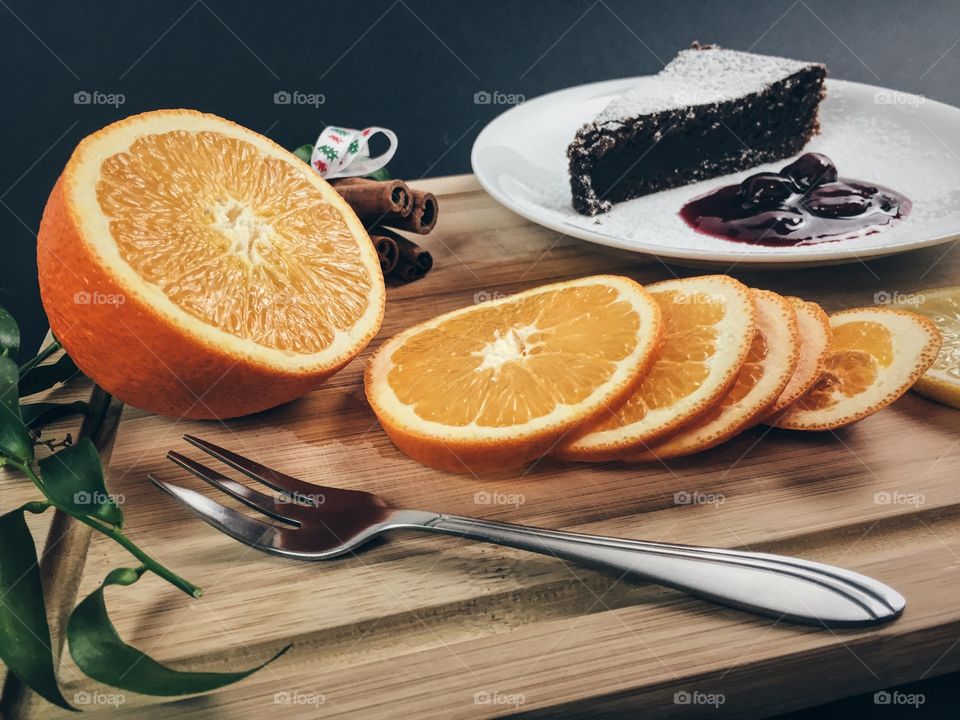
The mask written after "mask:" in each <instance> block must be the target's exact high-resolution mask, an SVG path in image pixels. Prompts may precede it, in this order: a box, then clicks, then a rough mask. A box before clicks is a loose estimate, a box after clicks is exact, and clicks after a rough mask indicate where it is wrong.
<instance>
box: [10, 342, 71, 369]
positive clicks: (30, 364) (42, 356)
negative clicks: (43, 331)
mask: <svg viewBox="0 0 960 720" xmlns="http://www.w3.org/2000/svg"><path fill="white" fill-rule="evenodd" d="M61 347H63V346H62V345H61V344H60V341H59V340H54V341H53V342H52V343H50V344H49V345H47V346H46V347H45V348H44V349H43V350H41V351H40V352H38V353H37V355H36V356H35V357H32V358H30V359H29V360H27V361H26V362H25V363H24V364H23V365H21V366H20V377H23V376H24V375H26V374H27V373H28V372H30V371H31V370H33V369H34V368H35V367H36V366H37V365H39V364H40V363H42V362H43V361H44V360H46V359H47V358H48V357H50V356H51V355H53V354H54V353H55V352H56V351H57V350H59V349H60V348H61Z"/></svg>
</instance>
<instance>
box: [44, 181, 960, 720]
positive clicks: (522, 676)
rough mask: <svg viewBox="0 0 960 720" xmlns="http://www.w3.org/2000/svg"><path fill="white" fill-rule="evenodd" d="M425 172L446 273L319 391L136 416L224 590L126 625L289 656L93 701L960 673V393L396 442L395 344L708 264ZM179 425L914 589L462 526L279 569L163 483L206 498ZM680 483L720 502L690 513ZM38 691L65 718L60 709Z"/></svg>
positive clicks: (610, 699)
mask: <svg viewBox="0 0 960 720" xmlns="http://www.w3.org/2000/svg"><path fill="white" fill-rule="evenodd" d="M420 185H422V186H423V187H425V188H429V189H430V190H431V191H433V192H434V193H436V194H437V195H438V196H440V203H441V206H442V211H441V219H440V224H439V225H438V227H437V230H436V232H435V233H434V234H433V235H431V236H429V237H428V238H426V239H425V243H426V244H427V245H428V246H429V248H430V250H431V251H432V252H433V254H434V258H435V260H436V266H435V269H434V270H433V272H431V273H430V275H428V276H427V277H426V278H425V279H424V280H421V281H419V282H416V283H413V284H411V285H408V286H405V287H393V288H390V289H389V290H388V301H387V312H386V319H385V321H384V325H383V329H382V331H381V333H380V335H379V336H378V338H377V339H376V340H375V341H374V342H373V343H372V344H371V346H370V347H369V348H368V349H367V350H366V351H365V352H364V353H363V354H362V356H361V357H359V358H358V359H357V360H355V361H354V362H352V363H351V364H350V365H349V366H348V367H347V368H346V369H345V370H343V371H342V372H341V373H340V374H338V375H337V376H336V377H334V378H333V379H332V380H331V381H330V382H329V383H327V384H326V385H325V386H324V387H323V388H321V389H319V390H317V391H316V392H314V393H312V394H311V395H310V396H308V397H306V398H303V399H302V400H300V401H297V402H294V403H292V404H290V405H287V406H285V407H282V408H278V409H275V410H272V411H269V412H265V413H263V414H260V415H258V416H256V417H251V418H245V419H241V420H236V421H231V422H228V423H226V424H221V423H217V422H188V421H181V422H176V421H172V420H169V419H165V418H160V417H155V416H151V415H148V414H145V413H142V412H139V411H136V410H133V409H127V410H126V411H125V415H124V419H123V422H122V424H121V426H120V432H119V437H118V439H117V443H116V447H115V450H114V454H113V461H112V466H111V468H110V472H109V485H110V488H111V490H112V491H113V492H114V493H117V494H119V495H122V496H123V499H124V505H123V510H124V513H125V515H126V520H127V526H128V528H129V533H130V535H131V536H132V537H133V538H134V539H135V540H136V541H137V542H138V543H140V544H141V546H143V547H145V548H146V549H148V550H149V551H150V552H151V553H153V554H154V555H155V556H156V557H158V558H160V559H161V560H162V561H163V562H165V563H166V564H168V565H169V566H170V567H172V568H173V569H175V570H176V571H177V572H179V573H180V574H182V575H184V576H185V577H187V578H189V579H191V580H192V581H194V582H196V583H198V584H200V585H201V586H203V588H204V590H205V595H204V596H203V598H201V599H199V600H190V599H189V598H187V597H186V596H184V595H183V594H181V593H179V592H178V591H176V590H175V589H173V588H172V587H170V586H168V585H166V584H164V583H163V582H161V581H159V580H158V579H156V578H153V577H150V576H147V577H146V578H145V579H144V580H143V581H141V582H140V583H138V584H137V585H134V586H133V587H129V588H122V589H110V590H109V591H108V595H107V598H108V605H109V607H110V612H111V615H112V617H113V619H114V622H115V623H116V625H117V628H118V629H119V632H120V634H121V635H122V636H123V637H124V638H125V639H126V640H127V641H129V642H131V643H133V644H135V645H137V646H138V647H140V648H142V649H144V650H146V651H148V652H149V653H150V654H152V655H153V656H154V657H156V658H158V659H161V660H162V661H164V662H167V663H170V664H173V665H175V666H177V667H181V668H191V669H199V668H203V669H226V668H232V669H236V668H241V667H248V666H252V665H254V664H256V663H258V662H260V661H262V660H264V659H266V658H267V657H269V656H271V655H272V654H273V653H275V652H276V651H277V650H279V649H280V648H282V647H283V646H285V645H287V644H292V646H293V647H292V649H291V650H290V651H289V652H288V653H287V654H286V655H285V656H284V657H283V658H281V659H280V660H279V661H277V662H276V663H274V664H273V665H271V666H269V667H268V668H266V669H264V670H263V671H261V672H259V673H258V674H256V675H255V676H253V677H251V678H249V679H247V680H246V681H244V682H242V683H240V684H238V685H236V686H233V687H229V688H227V689H225V690H223V691H221V692H218V693H215V694H212V695H209V696H206V697H198V698H190V699H182V700H167V701H164V700H162V699H158V698H147V697H140V696H134V695H132V694H130V693H126V694H123V695H122V696H121V697H122V703H121V702H119V700H117V701H116V702H117V704H118V707H116V708H112V707H110V705H109V702H110V700H109V698H110V697H112V696H109V695H104V696H100V697H101V703H100V704H99V705H97V704H93V705H88V706H87V709H88V710H90V711H92V712H94V713H100V714H103V715H110V716H114V715H115V716H123V717H128V716H129V717H137V718H262V717H264V716H269V715H275V716H279V717H284V718H286V717H320V716H322V717H350V718H372V717H377V718H381V717H398V718H431V717H442V718H477V717H488V716H495V715H507V714H511V713H521V714H524V715H527V716H530V717H556V716H558V715H559V714H561V713H563V714H569V715H572V716H583V717H588V716H597V715H600V714H603V715H605V716H614V715H618V714H619V715H623V716H625V717H626V716H629V717H635V716H637V713H638V712H642V713H643V716H648V715H657V714H669V715H677V716H682V715H703V714H715V710H714V706H715V705H717V704H719V703H720V701H721V700H722V705H721V706H720V709H721V711H722V712H723V713H725V714H733V715H738V716H745V717H748V716H749V717H757V716H763V715H769V714H773V713H776V712H781V711H785V710H788V709H794V708H800V707H804V706H810V705H814V704H818V703H823V702H826V701H828V700H832V699H835V698H838V697H841V696H845V695H849V694H853V693H859V692H863V691H867V690H871V689H880V688H894V687H897V686H898V685H900V684H902V683H905V682H907V681H911V680H916V679H919V678H924V677H931V676H934V675H937V674H941V673H945V672H949V671H954V670H957V669H958V668H960V647H958V643H960V606H958V603H957V598H958V597H960V483H958V477H957V459H958V457H960V447H958V439H960V411H957V410H953V409H951V408H948V407H945V406H942V405H938V404H936V403H934V402H931V401H928V400H926V399H924V398H922V397H920V396H917V395H914V394H912V393H911V394H908V395H907V396H906V397H904V398H902V399H901V400H899V401H898V402H897V403H896V404H895V405H893V406H892V407H891V408H888V409H886V410H884V411H883V412H881V413H879V414H877V415H875V416H873V417H870V418H868V419H866V420H864V421H863V422H861V423H859V424H857V425H856V426H854V427H851V428H848V429H845V430H842V431H840V432H838V433H836V434H833V435H832V434H798V433H790V432H784V431H772V432H763V431H756V432H749V433H746V434H745V435H743V436H742V437H740V438H738V439H736V440H735V441H733V442H730V443H728V444H726V445H724V446H723V447H721V448H719V449H716V450H714V451H711V452H707V453H704V454H702V455H698V456H695V457H692V458H688V459H685V460H678V461H672V462H670V463H669V467H665V466H630V465H621V464H613V463H611V464H603V465H595V466H586V465H576V464H569V463H560V462H556V461H549V460H545V461H543V462H540V463H537V464H536V465H534V466H532V467H529V468H526V469H523V470H520V471H516V472H512V473H506V474H503V475H499V476H493V477H481V478H475V477H470V476H457V475H450V474H445V473H442V472H438V471H434V470H430V469H428V468H425V467H422V466H420V465H418V464H416V463H415V462H413V461H411V460H409V459H408V458H406V457H405V456H403V455H402V454H401V453H399V452H398V451H397V450H396V449H395V448H394V447H393V446H392V445H391V444H390V442H389V440H388V439H387V438H386V436H385V435H384V434H383V432H382V430H381V429H380V427H379V426H378V424H377V421H376V419H375V418H374V416H373V414H372V412H371V411H370V409H369V407H368V406H367V403H366V401H365V400H364V397H363V392H362V383H361V373H362V370H363V367H364V364H365V362H366V359H367V357H368V356H369V354H370V352H371V351H372V350H374V349H375V348H376V347H377V346H378V345H379V344H380V342H382V341H383V340H384V339H385V338H388V337H390V336H391V335H393V334H394V333H396V332H398V331H399V330H401V329H402V328H405V327H407V326H409V325H411V324H413V323H416V322H419V321H421V320H425V319H427V318H430V317H432V316H434V315H436V314H438V313H441V312H445V311H447V310H451V309H454V308H458V307H462V306H465V305H469V304H471V303H473V302H475V301H478V300H482V299H484V298H489V297H497V296H498V295H500V294H507V293H512V292H515V291H518V290H523V289H526V288H530V287H534V286H536V285H540V284H542V283H546V282H551V281H557V280H562V279H567V278H573V277H578V276H582V275H588V274H593V273H621V274H624V275H628V276H630V277H633V278H636V279H637V280H639V281H641V282H650V281H655V280H662V279H665V278H669V277H672V276H674V275H675V274H676V275H689V274H694V273H692V272H691V271H689V270H685V269H680V268H672V267H668V266H666V265H664V264H662V263H660V262H659V261H656V260H651V259H649V258H646V259H645V258H642V257H639V256H635V255H629V254H625V253H618V252H613V251H607V250H604V249H602V248H599V247H596V246H593V245H589V244H587V243H584V242H581V241H578V240H575V239H572V238H569V237H566V236H564V235H561V234H558V233H556V232H552V231H549V230H546V229H543V228H540V227H537V226H535V225H531V224H530V223H528V222H526V221H525V220H523V219H522V218H520V217H518V216H517V215H514V214H513V213H511V212H509V211H507V210H505V209H503V208H502V207H500V206H498V205H497V204H496V203H494V201H493V200H492V199H491V198H490V197H489V196H487V195H486V194H485V193H484V192H483V191H482V190H481V189H480V188H479V186H478V185H477V184H476V182H475V180H474V179H473V178H472V177H471V176H459V177H451V178H441V179H437V180H431V181H427V182H423V183H420ZM952 250H953V245H944V246H941V247H938V248H931V249H928V250H923V251H918V252H914V253H911V254H908V255H902V256H899V257H891V258H886V259H881V260H876V261H873V262H870V263H867V264H862V263H853V264H849V265H844V266H841V267H833V268H822V269H806V270H797V271H792V272H776V273H773V272H770V273H747V272H741V271H740V268H736V267H734V268H730V274H732V275H735V276H736V277H738V278H740V279H742V280H744V281H745V282H747V283H749V284H751V285H755V286H758V287H764V288H770V289H773V290H776V291H778V292H782V293H787V294H792V295H801V296H803V297H806V298H810V299H814V300H817V301H819V302H821V303H823V305H824V306H825V307H826V309H827V310H828V311H833V310H838V309H841V308H846V307H850V306H854V305H863V304H872V303H873V301H874V294H875V293H876V292H878V291H886V292H887V293H889V294H890V295H891V296H892V295H893V294H894V293H911V292H915V291H917V290H922V289H923V288H931V287H937V286H942V285H949V284H958V283H960V254H958V253H953V252H952ZM183 433H194V434H197V435H199V436H201V437H204V438H207V439H210V440H212V441H213V442H215V443H218V444H222V445H224V446H226V447H229V448H232V449H234V450H237V451H239V452H241V453H243V454H246V455H248V456H250V457H253V458H256V459H258V460H260V461H262V462H264V463H266V464H268V465H271V466H274V467H277V468H280V469H282V470H283V471H285V472H288V473H291V474H294V475H298V476H300V477H303V478H304V479H307V480H315V481H317V482H324V483H328V484H331V485H337V486H341V487H349V488H358V489H364V490H369V491H372V492H375V493H379V494H381V495H382V496H383V497H385V498H387V499H388V500H389V501H391V502H392V503H393V504H395V505H398V506H407V507H414V508H423V509H430V510H438V511H444V512H450V513H458V514H463V515H473V516H479V517H485V518H492V519H498V520H505V521H511V522H519V523H529V524H533V525H538V526H543V527H548V528H563V529H568V530H575V531H578V532H588V533H601V534H605V535H615V536H622V537H628V538H643V539H649V540H662V541H674V542H686V543H700V544H708V545H716V546H721V547H730V548H747V549H752V550H763V551H770V552H779V553H787V554H793V555H797V556H799V557H804V558H808V559H811V560H819V561H822V562H827V563H834V564H838V565H842V566H845V567H848V568H851V569H853V570H857V571H859V572H862V573H866V574H868V575H872V576H875V577H877V578H878V579H880V580H882V581H884V582H887V583H889V584H891V585H893V586H894V587H895V588H896V589H898V590H899V591H900V592H901V593H902V594H903V595H905V596H906V598H907V602H908V604H907V609H906V611H905V612H904V614H903V616H902V617H901V618H900V619H899V620H897V621H896V622H894V623H892V624H889V625H887V626H885V627H882V628H879V629H874V630H847V631H834V632H831V631H827V630H818V629H813V628H806V627H798V626H793V625H789V624H786V623H782V622H779V623H778V622H773V621H772V620H768V619H763V618H757V617H753V616H751V615H748V614H745V613H742V612H738V611H735V610H729V609H724V608H721V607H718V606H715V605H712V604H710V603H707V602H705V601H701V600H695V599H691V598H689V597H687V596H685V595H682V594H680V593H678V592H674V591H671V590H666V589H662V588H659V587H655V586H650V585H646V584H641V583H631V582H626V581H620V582H618V581H617V580H616V579H615V578H611V577H608V576H605V575H602V574H600V573H597V572H593V571H589V570H584V569H581V568H578V567H575V566H571V565H567V564H565V563H563V562H560V561H557V560H553V559H550V558H546V557H540V556H536V555H531V554H525V553H522V552H519V551H513V550H509V549H503V548H499V547H495V546H489V545H481V544H477V543H472V542H468V541H458V540H456V539H452V538H442V537H426V536H423V537H420V536H414V535H407V536H400V535H396V536H394V537H393V538H391V540H390V541H389V542H385V543H382V544H379V545H377V546H376V547H371V548H369V549H367V550H366V551H364V552H362V553H360V554H358V555H356V556H354V557H349V558H347V559H343V560H338V561H333V562H327V563H315V564H311V563H305V562H295V561H288V560H282V559H278V558H274V557H270V556H267V555H264V554H261V553H258V552H256V551H254V550H251V549H249V548H246V547H244V546H242V545H240V544H238V543H236V542H234V541H232V540H230V539H228V538H227V537H225V536H223V535H221V534H219V533H217V532H215V531H214V530H213V529H211V528H210V527H208V526H207V525H206V524H204V523H202V522H201V521H199V520H197V519H195V518H194V517H193V516H191V515H190V514H189V513H188V512H187V511H186V510H184V509H183V508H181V507H179V506H177V505H176V504H175V503H174V502H173V501H172V500H170V499H169V498H167V497H166V496H164V495H162V494H161V493H160V492H159V491H157V490H156V489H155V488H154V487H153V486H152V485H150V484H149V483H148V482H147V479H146V475H147V473H148V472H155V473H157V474H158V475H160V476H161V477H163V478H165V479H169V480H173V481H175V482H177V483H181V484H183V485H186V486H188V487H191V488H194V489H197V490H201V491H203V492H208V489H207V488H206V487H205V486H203V485H202V483H200V482H199V481H197V480H196V479H194V478H192V477H189V476H187V475H186V473H184V472H182V471H179V470H178V469H176V468H175V467H173V466H172V465H171V464H170V463H168V462H166V461H165V460H164V453H165V452H166V451H167V450H168V449H176V450H180V451H183V452H186V453H187V454H190V455H194V456H196V455H197V453H196V452H194V451H193V449H192V448H190V447H189V446H187V445H186V443H184V442H183V441H182V440H181V439H180V436H181V434H183ZM210 492H211V494H212V495H213V493H212V491H210ZM678 493H680V494H682V493H687V494H688V496H691V495H696V494H698V493H700V494H702V495H705V496H708V497H709V496H712V500H713V501H712V502H699V503H692V504H684V503H683V502H682V499H683V497H684V496H683V495H678ZM698 497H702V496H698ZM218 499H220V500H223V499H224V498H222V497H219V498H218ZM228 502H229V501H228ZM120 564H130V559H129V558H128V557H127V556H125V554H124V552H123V551H122V550H120V549H119V548H117V547H116V546H115V545H113V544H112V543H110V542H108V541H105V540H103V539H102V538H99V537H95V538H94V539H93V542H92V544H91V546H90V550H89V555H88V557H87V560H86V567H85V568H83V569H82V572H83V579H82V583H81V587H80V593H81V595H85V594H86V593H88V592H90V591H91V590H93V589H94V588H95V586H96V584H97V583H98V582H99V581H100V579H101V578H102V577H103V576H104V575H105V574H106V573H107V571H108V570H109V569H110V568H112V567H115V566H117V565H120ZM76 572H78V573H79V572H81V568H79V567H77V568H76ZM63 676H64V678H65V684H66V696H67V697H68V698H73V697H75V695H74V693H78V692H87V693H90V695H88V696H87V697H91V698H96V697H97V696H96V695H95V694H93V693H94V691H95V690H97V689H98V686H96V685H95V684H94V683H92V682H91V681H89V680H87V679H85V678H83V677H82V676H81V675H80V674H79V673H78V672H77V671H76V668H74V667H72V665H71V663H70V661H69V658H66V659H65V661H64V665H63ZM99 689H100V690H101V691H104V692H110V690H109V689H108V688H102V687H100V688H99ZM81 697H82V696H81ZM684 699H689V700H690V702H689V703H684V702H683V701H684ZM711 702H712V703H713V705H710V704H709V703H711ZM705 703H706V704H705ZM34 708H35V710H36V713H37V714H38V715H42V716H45V717H46V716H50V706H48V705H47V706H43V705H42V704H35V705H34Z"/></svg>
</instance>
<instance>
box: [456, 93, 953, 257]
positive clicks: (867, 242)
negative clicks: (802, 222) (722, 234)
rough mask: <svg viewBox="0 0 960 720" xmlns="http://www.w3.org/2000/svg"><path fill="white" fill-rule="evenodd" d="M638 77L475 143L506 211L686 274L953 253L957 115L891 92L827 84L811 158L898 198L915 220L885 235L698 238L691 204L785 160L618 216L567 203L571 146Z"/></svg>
mask: <svg viewBox="0 0 960 720" xmlns="http://www.w3.org/2000/svg"><path fill="white" fill-rule="evenodd" d="M637 80H638V78H628V79H624V80H610V81H607V82H600V83H593V84H590V85H581V86H579V87H573V88H568V89H566V90H559V91H557V92H553V93H550V94H549V95H543V96H541V97H538V98H536V99H534V100H530V101H528V102H526V103H523V104H522V105H519V106H517V107H515V108H512V109H510V110H508V111H507V112H505V113H503V114H502V115H500V116H498V117H497V118H495V119H494V120H493V121H492V122H491V123H490V124H489V125H487V126H486V127H485V128H484V129H483V131H482V132H481V133H480V135H479V136H478V137H477V140H476V142H475V143H474V144H473V151H472V153H471V163H472V165H473V171H474V173H475V174H476V176H477V179H478V180H479V181H480V184H481V185H483V187H484V189H486V190H487V192H489V193H490V194H491V195H493V197H494V198H496V199H497V201H499V202H500V203H502V204H504V205H506V206H507V207H508V208H510V209H511V210H513V211H514V212H516V213H519V214H520V215H522V216H523V217H525V218H527V219H529V220H531V221H533V222H535V223H537V224H539V225H543V226H545V227H548V228H552V229H553V230H557V231H558V232H562V233H565V234H566V235H571V236H573V237H578V238H582V239H584V240H589V241H590V242H595V243H599V244H601V245H609V246H612V247H617V248H622V249H624V250H632V251H634V252H638V253H644V254H647V255H654V256H657V257H660V258H661V259H665V260H667V259H669V260H671V261H672V262H674V263H677V264H681V265H711V264H718V263H722V264H727V265H731V264H737V265H752V266H766V267H771V268H775V267H786V266H790V265H830V264H838V263H843V262H851V261H854V260H861V259H864V258H868V257H876V256H879V255H888V254H891V253H900V252H904V251H905V250H913V249H915V248H920V247H926V246H929V245H936V244H938V243H944V242H949V241H951V240H956V239H957V238H958V237H960V109H957V108H954V107H951V106H949V105H944V104H943V103H938V102H935V101H933V100H927V99H925V98H922V97H919V96H914V95H908V94H906V93H901V92H897V91H893V90H885V89H883V88H878V87H873V86H871V85H863V84H861V83H853V82H846V81H843V80H827V98H826V100H824V102H823V104H822V105H821V108H820V122H821V134H820V135H818V136H817V137H815V138H814V139H813V140H812V141H811V142H810V143H809V144H808V145H807V147H806V148H804V152H809V151H815V152H821V153H824V154H825V155H827V156H829V157H830V158H832V159H833V160H834V162H835V163H836V164H837V167H838V169H839V171H840V175H841V176H842V177H852V178H859V179H861V180H868V181H870V182H875V183H879V184H880V185H885V186H887V187H890V188H893V189H894V190H897V191H899V192H901V193H903V194H904V195H906V196H907V197H908V198H910V200H911V201H912V202H913V210H912V212H911V214H910V215H909V216H908V217H907V219H906V220H904V221H903V222H901V223H898V224H897V225H894V226H893V227H890V228H887V229H885V230H883V231H882V232H880V233H877V234H874V235H868V236H866V237H862V238H856V239H853V240H841V241H836V242H827V243H821V244H819V245H808V246H802V247H788V248H783V247H770V246H762V245H761V246H754V245H746V244H744V243H738V242H733V241H730V240H724V239H722V238H714V237H710V236H708V235H704V234H701V233H697V232H694V231H693V230H691V229H690V227H689V226H687V225H686V223H684V222H683V220H682V219H681V218H680V216H679V214H678V212H679V210H680V208H681V207H682V206H683V204H684V203H685V202H686V201H687V200H689V199H691V198H693V197H695V196H697V195H700V194H702V193H704V192H707V191H708V190H710V189H712V188H716V187H720V186H722V185H729V184H731V183H733V182H739V181H740V180H742V179H743V178H745V177H747V176H748V175H751V174H753V173H755V172H759V171H760V170H770V169H773V170H776V169H779V168H780V167H782V166H783V165H785V164H786V163H787V162H789V161H788V160H782V161H779V162H776V163H770V164H768V165H761V166H758V167H756V168H751V169H750V170H747V171H745V172H741V173H736V174H733V175H726V176H723V177H719V178H713V179H711V180H705V181H704V182H700V183H696V184H693V185H686V186H684V187H680V188H675V189H673V190H666V191H664V192H659V193H654V194H652V195H647V196H644V197H640V198H637V199H635V200H630V201H628V202H624V203H619V204H616V205H614V208H613V210H611V211H610V212H608V213H606V214H603V215H597V216H593V217H589V216H586V215H580V214H578V213H576V212H575V211H574V210H573V207H572V206H571V204H570V183H569V176H568V174H567V157H566V150H567V145H569V143H570V141H571V140H572V139H573V136H574V134H575V133H576V131H577V129H578V128H579V127H580V126H581V125H582V124H583V123H585V122H588V121H589V120H591V119H592V118H593V117H594V115H596V114H597V113H598V112H599V111H600V110H601V109H603V107H604V106H605V105H606V104H607V102H608V101H609V100H610V99H611V98H613V97H615V96H617V95H620V94H622V93H623V92H625V91H627V90H629V89H630V88H631V87H632V86H633V85H634V84H635V83H636V82H637Z"/></svg>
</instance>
